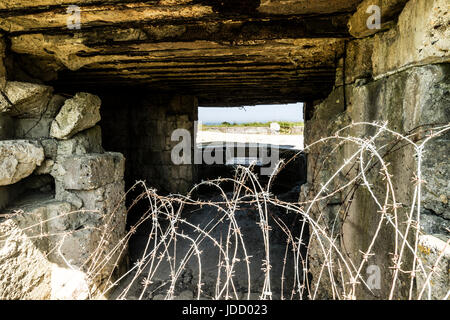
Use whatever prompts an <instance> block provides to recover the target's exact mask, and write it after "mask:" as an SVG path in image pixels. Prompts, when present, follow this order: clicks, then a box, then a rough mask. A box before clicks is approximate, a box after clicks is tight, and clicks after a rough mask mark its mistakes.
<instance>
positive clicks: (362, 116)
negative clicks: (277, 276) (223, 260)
mask: <svg viewBox="0 0 450 320" xmlns="http://www.w3.org/2000/svg"><path fill="white" fill-rule="evenodd" d="M361 8H362V9H364V6H362V7H361ZM362 9H361V10H359V11H358V12H357V13H356V14H355V15H354V17H353V18H352V19H351V20H350V21H351V22H350V23H351V24H350V30H352V27H354V28H353V30H357V29H358V28H357V26H355V24H356V22H358V21H359V23H360V24H361V23H362V22H361V21H365V19H367V16H368V15H367V14H366V13H365V12H364V11H363V10H362ZM447 10H448V4H446V1H439V0H433V1H428V0H411V1H409V2H408V3H407V4H406V6H405V7H404V9H403V11H402V12H401V14H400V15H399V17H398V21H396V20H394V19H392V20H391V21H390V23H389V24H388V25H389V26H390V27H386V28H385V30H383V31H381V32H379V33H377V34H375V35H370V34H369V35H367V34H366V35H360V34H357V33H356V34H354V35H355V36H357V37H360V38H361V39H355V40H351V41H350V42H349V43H348V44H347V49H346V53H345V56H344V58H343V59H341V60H340V66H339V68H338V71H337V78H336V84H335V88H334V90H333V91H332V92H331V94H330V95H329V96H328V98H327V99H325V100H324V101H318V102H315V103H314V106H312V105H310V106H309V107H310V110H308V111H307V113H309V114H313V116H312V119H309V121H307V122H306V125H305V140H306V145H308V144H311V143H313V142H316V141H319V140H320V139H321V138H325V137H328V136H333V135H334V134H335V133H336V132H337V131H338V130H343V128H345V127H347V126H349V127H348V128H349V129H347V130H344V131H342V132H341V134H342V136H346V135H348V136H352V137H361V138H366V139H369V138H371V137H372V136H373V135H374V134H375V133H376V132H377V129H376V128H375V127H374V126H370V125H352V124H353V123H362V122H365V123H373V122H374V121H376V122H378V123H382V122H385V121H386V122H387V123H388V125H387V127H388V128H389V129H391V130H394V131H396V132H399V133H400V134H403V135H408V136H409V137H410V138H411V139H413V141H414V142H417V143H420V141H421V140H423V139H424V138H426V134H429V133H426V131H425V130H426V128H428V127H429V126H433V125H435V126H439V125H440V124H444V125H445V124H448V123H449V122H450V82H449V71H450V65H449V63H448V62H449V60H450V59H449V57H450V56H449V53H448V48H449V39H448V36H447V37H445V36H443V34H441V33H442V32H444V31H443V30H447V31H448V20H447V22H445V21H442V19H443V16H445V15H448V11H447ZM352 23H353V25H352ZM445 25H447V29H446V28H445V27H444V26H445ZM445 48H446V49H445ZM449 140H450V133H448V132H447V133H446V134H444V135H443V136H440V137H438V138H436V139H434V140H432V141H430V142H429V143H428V144H427V145H426V148H425V150H424V153H423V160H422V166H421V170H422V179H423V180H424V182H422V193H423V195H422V207H421V212H420V225H419V226H418V227H419V228H420V236H419V250H418V254H419V256H420V260H421V262H422V263H424V266H425V269H426V270H431V269H429V268H431V267H433V266H434V263H435V262H436V259H437V256H438V255H439V252H441V251H444V253H443V259H442V260H440V262H439V264H438V265H437V266H436V268H439V270H441V271H442V272H436V273H434V274H433V275H432V278H431V279H432V281H431V283H432V288H430V289H431V290H430V292H431V291H432V296H431V298H437V299H442V298H444V297H445V295H446V294H447V290H448V288H449V286H450V283H449V280H448V279H449V278H448V263H449V258H450V254H449V250H448V248H447V249H446V246H445V243H446V242H447V241H448V239H449V238H450V234H449V231H448V227H449V224H450V220H449V212H450V208H449V205H448V199H449V198H450V189H449V184H448V181H449V179H450V172H449V170H448V154H450V143H449ZM384 143H385V144H386V145H388V146H389V143H392V137H391V140H389V139H388V137H384V136H383V137H382V138H381V139H379V140H378V142H377V144H378V146H381V145H382V144H384ZM397 147H398V146H397ZM394 149H396V148H394ZM357 150H358V148H357V147H356V146H355V145H351V144H345V143H342V142H341V141H339V142H336V143H334V142H330V143H327V144H319V145H316V146H313V147H311V149H309V150H308V183H307V184H306V185H305V186H304V187H303V192H302V193H303V194H304V195H305V194H314V193H315V192H318V190H320V189H321V186H323V185H325V183H327V181H328V180H329V179H330V178H331V177H332V176H333V174H334V173H335V172H337V171H339V168H340V167H341V166H342V165H343V164H344V163H345V161H346V160H349V159H350V157H351V155H352V154H354V152H356V151H357ZM388 151H389V150H388ZM416 151H417V150H415V149H414V148H413V147H411V146H409V147H408V146H405V145H403V146H402V147H399V148H398V149H397V150H396V151H395V152H394V151H392V152H383V156H384V160H385V161H386V162H387V163H389V170H390V174H391V175H392V176H394V177H395V178H394V191H395V193H396V195H397V197H398V198H397V201H398V202H400V203H402V204H403V206H402V207H401V208H399V211H398V221H397V222H398V224H399V228H400V229H401V230H402V232H404V231H405V228H406V227H405V226H406V223H405V222H407V220H408V213H409V212H410V211H411V207H410V206H408V204H411V203H413V202H412V201H413V199H414V187H415V185H416V184H415V183H417V182H418V181H417V179H416V180H415V178H416V177H415V176H414V173H415V172H416V170H415V168H416V165H417V159H418V157H417V152H416ZM330 155H331V156H330ZM327 158H331V160H330V159H328V160H327ZM344 172H347V174H344ZM358 174H359V171H358V170H357V168H356V169H355V168H348V170H343V172H342V173H341V174H339V175H338V176H337V177H336V178H335V179H334V180H333V181H332V183H331V184H330V185H329V187H328V188H329V190H337V189H339V187H340V186H342V185H344V184H345V183H346V182H348V181H349V180H350V179H353V178H355V177H356V176H357V175H358ZM381 174H382V170H381V169H380V167H376V168H375V169H374V171H373V172H372V173H371V178H373V179H374V180H375V181H376V183H374V185H373V189H372V190H373V191H372V192H374V193H375V194H376V196H377V197H379V198H382V197H383V196H384V195H385V192H386V188H385V183H386V182H385V181H383V180H382V179H381ZM378 178H380V179H378ZM353 192H354V193H352V194H351V195H349V194H347V193H344V192H338V193H337V194H336V196H335V197H333V199H328V200H327V201H324V202H323V203H321V206H320V208H316V209H314V210H312V215H313V216H314V217H315V218H318V219H319V221H320V224H321V225H322V226H323V227H324V228H325V230H328V231H329V232H330V234H332V235H333V237H335V238H336V245H337V247H338V248H339V249H340V250H342V252H344V253H345V255H346V257H348V258H349V260H350V261H352V262H353V263H355V265H356V266H359V262H360V261H363V259H367V260H366V261H367V262H366V266H368V265H375V266H378V267H380V269H381V285H380V286H379V288H376V289H373V290H369V289H368V288H367V287H365V286H364V285H361V286H358V290H357V291H356V292H355V294H356V296H357V297H359V298H367V299H387V298H389V297H392V298H399V299H405V298H408V297H411V296H410V291H409V288H410V283H411V279H412V280H413V281H416V286H415V287H416V288H422V287H423V284H424V283H425V278H426V276H425V274H424V273H423V272H417V273H416V274H413V273H408V272H400V273H399V279H400V281H399V284H398V285H397V286H396V287H395V288H394V289H395V290H392V281H393V277H394V273H395V269H399V268H400V267H399V264H397V263H398V261H396V260H395V259H396V258H398V257H396V256H395V253H396V252H399V251H398V250H397V249H396V246H395V243H396V232H395V230H394V229H393V228H391V227H390V226H388V225H386V226H385V225H383V227H382V228H381V229H380V231H379V237H378V239H377V241H376V242H375V243H374V244H373V248H372V251H371V253H370V255H369V256H367V257H364V254H365V253H366V252H367V250H368V248H369V247H370V245H371V240H372V238H373V236H374V233H375V231H376V229H377V225H378V221H379V219H380V208H378V206H377V204H376V203H375V202H374V200H373V197H372V196H371V194H370V192H369V190H368V189H367V188H366V186H365V185H364V182H363V181H360V185H359V186H358V187H357V188H356V189H355V190H354V191H353ZM349 197H350V199H349ZM388 212H392V211H388ZM319 217H321V218H319ZM412 219H413V220H415V221H417V220H418V219H419V218H417V217H416V216H414V218H412ZM412 229H413V230H414V231H410V233H409V235H410V236H411V237H412V234H413V233H414V232H415V230H416V228H415V227H414V228H412ZM412 239H413V238H412ZM412 239H410V242H411V243H412V244H413V245H414V240H412ZM406 251H407V250H406ZM308 254H309V263H310V265H309V266H310V272H311V274H312V277H313V284H312V286H313V289H316V288H318V291H317V296H316V298H322V299H332V298H336V297H337V296H338V295H342V294H344V292H345V288H347V292H348V289H349V288H350V287H351V285H352V284H344V283H341V281H340V279H341V274H340V273H339V271H338V269H339V268H337V266H339V263H340V261H338V260H339V259H338V258H337V257H336V256H335V257H334V258H331V261H330V259H328V258H325V256H324V254H323V251H322V249H321V244H320V243H319V239H317V238H315V239H313V240H312V241H311V243H310V246H309V251H308ZM413 262H414V258H413V256H412V255H409V254H405V256H404V257H403V258H402V261H401V263H402V264H401V269H402V270H403V271H407V270H411V268H412V264H413ZM332 264H334V266H335V267H336V268H334V272H332V273H328V272H327V271H325V272H324V269H323V268H324V265H326V266H329V265H332ZM436 268H435V269H436ZM363 270H365V269H363ZM363 276H364V277H366V273H365V271H363ZM331 277H334V279H333V280H331ZM331 282H335V283H337V285H336V286H332V285H330V284H331ZM415 294H416V293H413V296H412V297H414V296H415ZM426 296H427V297H428V295H426ZM349 298H351V297H349Z"/></svg>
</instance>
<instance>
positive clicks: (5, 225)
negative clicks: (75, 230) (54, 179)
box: [0, 197, 64, 299]
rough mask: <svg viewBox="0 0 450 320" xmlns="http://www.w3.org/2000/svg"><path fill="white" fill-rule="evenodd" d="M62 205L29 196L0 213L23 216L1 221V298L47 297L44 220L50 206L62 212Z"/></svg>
mask: <svg viewBox="0 0 450 320" xmlns="http://www.w3.org/2000/svg"><path fill="white" fill-rule="evenodd" d="M61 205H62V206H64V205H63V204H61V203H56V202H54V201H53V200H52V199H51V198H50V197H44V198H36V197H29V198H27V199H22V200H21V201H19V202H18V203H17V204H16V205H15V206H14V207H10V208H9V209H8V210H5V211H3V212H2V213H3V214H11V213H13V212H23V213H19V214H12V215H11V216H6V218H0V219H1V220H0V270H1V272H0V299H48V298H50V294H51V290H52V288H51V269H52V267H51V263H50V261H49V260H48V259H47V256H46V255H47V253H48V252H49V241H48V240H49V237H48V236H47V233H48V228H47V224H46V223H43V221H45V220H46V219H47V212H48V210H47V209H48V207H49V206H50V207H52V208H53V209H52V210H54V211H58V212H62V209H63V208H62V207H61ZM41 236H42V237H41Z"/></svg>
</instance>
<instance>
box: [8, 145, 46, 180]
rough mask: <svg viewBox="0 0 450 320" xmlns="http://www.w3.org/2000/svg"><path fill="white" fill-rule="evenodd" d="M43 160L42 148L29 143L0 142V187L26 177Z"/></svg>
mask: <svg viewBox="0 0 450 320" xmlns="http://www.w3.org/2000/svg"><path fill="white" fill-rule="evenodd" d="M43 160H44V150H43V148H42V147H41V146H37V145H36V144H34V143H32V142H30V141H26V140H7V141H0V186H5V185H10V184H13V183H16V182H18V181H20V180H22V179H23V178H25V177H28V176H29V175H30V174H32V173H33V171H34V169H36V167H37V166H39V165H40V164H41V163H42V161H43Z"/></svg>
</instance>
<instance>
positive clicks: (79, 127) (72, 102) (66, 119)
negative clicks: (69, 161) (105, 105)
mask: <svg viewBox="0 0 450 320" xmlns="http://www.w3.org/2000/svg"><path fill="white" fill-rule="evenodd" d="M100 104H101V101H100V98H99V97H97V96H95V95H92V94H89V93H83V92H81V93H77V94H76V95H75V97H73V98H72V99H68V100H66V102H65V103H64V106H63V107H62V108H61V110H60V111H59V113H58V115H57V116H56V118H55V120H54V121H53V123H52V125H51V129H50V134H51V136H52V137H54V138H58V139H69V138H71V137H72V136H73V135H75V134H76V133H78V132H81V131H83V130H85V129H89V128H91V127H93V126H94V125H95V124H96V123H97V122H99V121H100Z"/></svg>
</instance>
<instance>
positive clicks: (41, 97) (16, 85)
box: [0, 81, 53, 118]
mask: <svg viewBox="0 0 450 320" xmlns="http://www.w3.org/2000/svg"><path fill="white" fill-rule="evenodd" d="M52 91H53V89H52V88H51V87H48V86H43V85H40V84H34V83H29V82H17V81H8V82H7V83H6V85H5V88H4V90H3V94H1V95H0V112H7V113H8V114H9V115H11V116H14V117H21V118H24V117H26V118H28V117H37V118H39V116H41V115H42V114H44V113H45V112H46V111H47V108H48V106H49V102H50V99H51V94H52Z"/></svg>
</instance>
